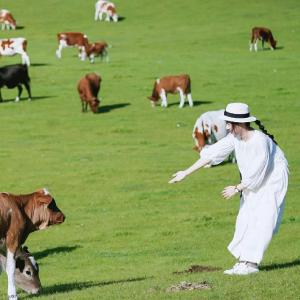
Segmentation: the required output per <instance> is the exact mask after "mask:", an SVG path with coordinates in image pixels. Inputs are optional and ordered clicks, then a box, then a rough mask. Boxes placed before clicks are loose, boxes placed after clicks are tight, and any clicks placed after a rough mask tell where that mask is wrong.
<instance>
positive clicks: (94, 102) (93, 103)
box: [89, 98, 100, 113]
mask: <svg viewBox="0 0 300 300" xmlns="http://www.w3.org/2000/svg"><path fill="white" fill-rule="evenodd" d="M99 103H100V101H99V100H98V99H97V98H93V99H92V100H91V101H90V102H89V104H90V107H91V110H92V112H93V113H97V112H98V107H99Z"/></svg>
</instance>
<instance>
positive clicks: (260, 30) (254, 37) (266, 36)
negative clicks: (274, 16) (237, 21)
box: [250, 27, 277, 51]
mask: <svg viewBox="0 0 300 300" xmlns="http://www.w3.org/2000/svg"><path fill="white" fill-rule="evenodd" d="M258 40H261V43H262V48H263V49H264V43H265V42H268V43H269V45H270V47H271V50H274V49H276V44H277V41H275V39H274V37H273V34H272V31H271V30H270V29H268V28H265V27H253V28H252V31H251V41H250V51H252V49H253V46H254V50H255V51H257V43H258Z"/></svg>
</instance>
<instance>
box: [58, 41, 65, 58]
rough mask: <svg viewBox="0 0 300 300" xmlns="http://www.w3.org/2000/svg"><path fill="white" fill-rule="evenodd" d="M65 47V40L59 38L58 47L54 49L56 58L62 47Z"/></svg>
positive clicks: (59, 54) (59, 56)
mask: <svg viewBox="0 0 300 300" xmlns="http://www.w3.org/2000/svg"><path fill="white" fill-rule="evenodd" d="M65 47H67V43H66V41H64V40H60V41H59V45H58V48H57V50H56V56H57V57H58V58H61V51H62V49H63V48H65Z"/></svg>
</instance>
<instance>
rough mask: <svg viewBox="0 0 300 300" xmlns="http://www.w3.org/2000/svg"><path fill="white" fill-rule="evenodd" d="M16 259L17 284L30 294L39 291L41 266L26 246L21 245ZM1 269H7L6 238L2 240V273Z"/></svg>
mask: <svg viewBox="0 0 300 300" xmlns="http://www.w3.org/2000/svg"><path fill="white" fill-rule="evenodd" d="M15 260H16V270H15V283H16V286H17V287H19V288H20V289H22V290H23V291H25V292H26V293H28V294H37V293H39V291H40V290H41V288H42V286H41V281H40V277H39V267H38V264H37V262H36V261H35V259H34V257H33V256H32V255H31V254H30V252H29V251H28V248H27V247H26V246H24V247H21V248H20V249H19V250H18V251H17V253H16V256H15ZM1 271H4V272H5V271H6V247H5V241H4V240H2V241H0V274H1Z"/></svg>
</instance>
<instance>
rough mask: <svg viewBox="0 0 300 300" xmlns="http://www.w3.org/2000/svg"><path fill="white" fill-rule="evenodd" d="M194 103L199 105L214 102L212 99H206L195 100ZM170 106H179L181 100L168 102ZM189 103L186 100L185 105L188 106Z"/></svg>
mask: <svg viewBox="0 0 300 300" xmlns="http://www.w3.org/2000/svg"><path fill="white" fill-rule="evenodd" d="M193 103H194V106H199V105H202V104H211V103H213V102H212V101H205V100H202V101H201V100H193ZM168 106H179V102H173V103H170V104H168ZM188 106H189V105H188V103H187V102H185V105H184V107H188Z"/></svg>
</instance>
